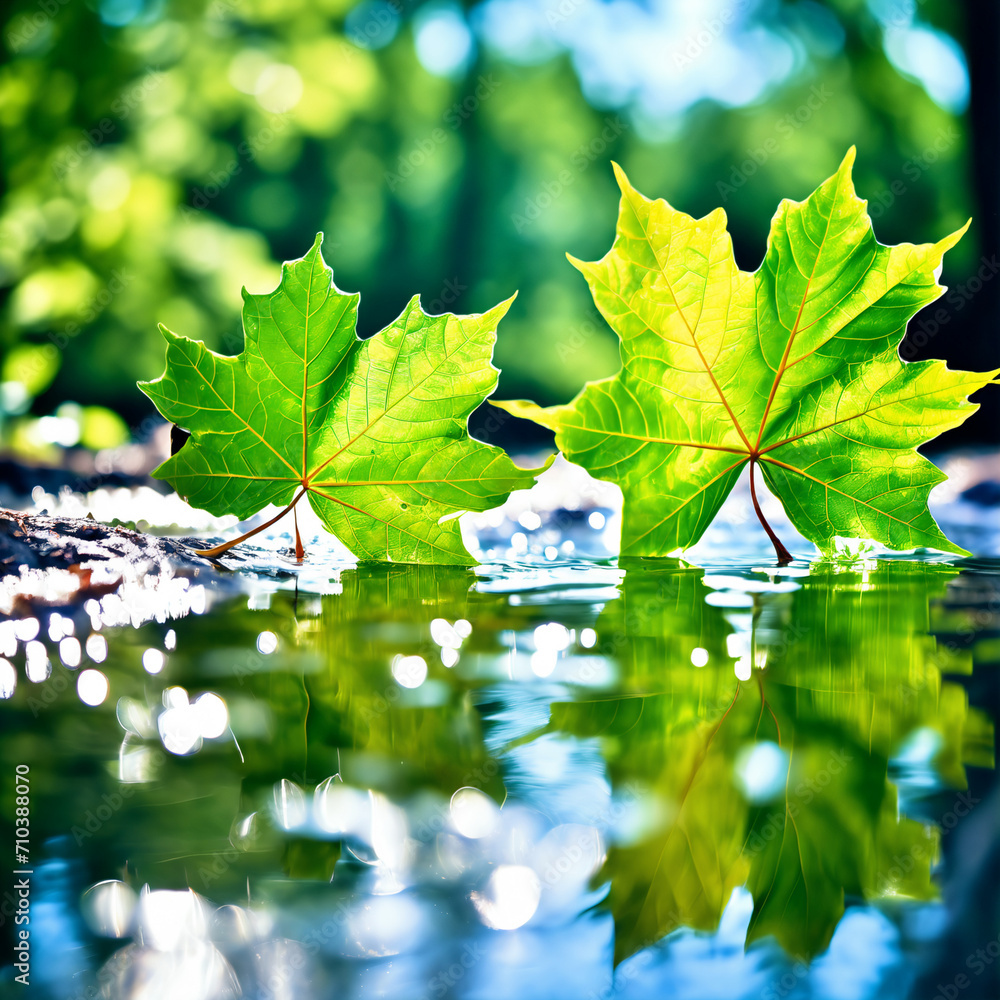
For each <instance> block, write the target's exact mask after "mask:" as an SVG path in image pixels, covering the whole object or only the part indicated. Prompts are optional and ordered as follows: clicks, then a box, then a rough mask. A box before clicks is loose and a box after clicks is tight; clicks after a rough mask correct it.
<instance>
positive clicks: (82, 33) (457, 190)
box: [0, 0, 1000, 464]
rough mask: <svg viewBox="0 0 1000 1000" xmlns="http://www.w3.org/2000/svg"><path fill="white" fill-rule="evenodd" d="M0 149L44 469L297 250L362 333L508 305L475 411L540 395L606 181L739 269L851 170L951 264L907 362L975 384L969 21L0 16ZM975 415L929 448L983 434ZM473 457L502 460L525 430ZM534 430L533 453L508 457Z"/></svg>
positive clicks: (942, 10) (925, 1)
mask: <svg viewBox="0 0 1000 1000" xmlns="http://www.w3.org/2000/svg"><path fill="white" fill-rule="evenodd" d="M3 17H4V23H3V26H2V31H3V45H4V50H5V55H6V61H5V63H4V65H3V66H2V67H0V130H2V149H3V153H2V170H3V180H4V185H5V190H4V194H3V200H2V207H0V285H2V286H3V291H4V302H3V306H2V326H0V351H2V366H0V449H2V450H5V451H6V452H8V453H14V454H15V455H17V456H20V457H21V458H27V459H29V460H32V461H36V462H39V463H43V464H59V462H60V461H65V459H66V456H67V454H68V453H67V451H66V449H74V448H75V449H80V448H84V447H86V448H89V449H105V450H108V449H115V448H117V447H119V446H122V445H123V444H124V443H125V442H127V441H129V440H138V441H142V440H143V439H144V438H146V437H148V436H149V435H150V433H151V431H152V429H153V427H154V419H153V416H152V411H151V406H150V403H149V401H148V400H147V399H146V397H145V396H143V395H142V394H141V393H140V392H138V391H137V389H136V388H135V381H136V380H137V379H145V378H151V377H155V376H157V375H159V373H160V372H161V371H162V365H163V353H164V346H163V342H162V339H161V338H160V335H159V333H158V332H157V329H156V324H157V323H164V324H166V325H167V326H169V327H171V328H172V329H174V330H175V331H177V332H179V333H182V334H185V335H187V336H190V337H193V338H198V339H203V340H205V341H207V342H208V344H209V345H210V346H211V347H213V348H215V349H216V350H219V351H222V352H224V353H236V352H238V351H239V350H240V347H241V343H242V334H241V327H240V319H239V311H240V307H241V297H240V288H241V286H242V285H244V284H246V285H247V286H248V287H249V288H250V289H251V290H252V291H265V290H269V289H270V288H272V287H274V285H275V284H276V282H277V278H278V263H277V262H279V261H281V260H283V259H288V258H293V257H298V256H301V255H302V254H303V253H305V251H306V250H308V248H309V246H310V244H311V242H312V240H313V237H314V235H315V233H316V232H317V231H318V230H323V231H324V232H325V233H326V242H325V244H324V254H325V256H326V258H327V260H328V261H329V263H330V264H331V266H332V267H333V269H334V272H335V276H336V281H337V284H338V285H339V286H340V287H341V288H343V289H345V290H350V291H355V290H356V291H360V292H361V294H362V298H361V318H360V332H361V334H362V335H363V336H366V335H369V334H371V333H374V332H376V331H377V330H379V329H380V328H381V327H382V326H384V325H385V324H386V323H388V322H389V321H390V320H392V319H393V318H394V317H395V316H396V315H398V313H399V312H400V311H401V309H402V307H403V306H404V304H405V303H406V301H407V300H408V298H409V297H410V296H411V295H412V294H413V293H415V292H419V293H420V294H421V296H422V299H423V303H424V306H425V308H427V309H428V310H429V311H434V312H439V311H446V310H452V311H463V312H475V311H480V310H482V309H484V308H486V307H488V306H491V305H493V304H494V303H495V302H497V301H498V300H500V299H502V298H505V297H507V296H508V295H510V294H511V293H512V292H513V291H514V290H515V289H516V290H519V292H520V295H519V297H518V299H517V302H516V303H515V305H514V307H513V309H512V310H511V312H510V314H509V316H508V318H507V319H506V320H505V321H504V322H503V324H502V325H501V328H500V335H499V343H498V346H497V355H496V360H497V364H498V365H499V366H500V367H501V368H502V369H503V374H502V377H501V385H500V393H501V394H502V395H503V396H506V397H512V396H527V397H532V398H535V399H537V400H538V401H540V402H543V403H552V402H560V401H565V400H568V399H569V398H570V397H571V396H572V395H573V394H574V393H575V392H576V391H577V390H578V389H579V388H580V387H581V386H582V384H583V383H584V382H585V381H586V380H588V379H592V378H598V377H603V376H605V375H607V374H610V373H611V372H613V371H614V370H615V368H616V365H617V345H616V340H615V338H614V335H613V334H612V333H611V331H610V330H609V329H607V327H606V326H605V325H604V323H603V321H602V320H601V319H600V317H599V316H598V314H597V313H596V311H595V310H594V308H593V306H592V304H591V300H590V297H589V294H588V291H587V287H586V285H585V283H584V281H583V279H582V277H581V276H580V275H579V274H578V273H577V272H576V271H575V270H574V269H573V268H572V267H571V266H570V265H569V264H568V263H567V262H566V260H565V257H564V253H565V252H567V251H569V252H571V253H572V254H574V255H575V256H577V257H582V258H585V259H594V258H597V257H599V256H601V255H603V253H604V252H605V251H606V250H607V249H608V248H609V246H610V243H611V240H612V235H613V231H614V223H615V216H616V206H617V188H616V185H615V182H614V178H613V175H612V171H611V169H610V167H609V161H610V160H611V159H614V160H616V161H618V162H620V163H621V164H622V165H623V166H624V167H625V169H626V171H627V172H628V173H629V175H630V177H631V179H632V181H633V183H634V184H635V185H636V186H637V187H638V188H639V189H640V190H642V191H643V192H644V193H646V194H647V195H649V196H650V197H653V196H662V197H666V198H668V199H669V200H670V201H671V202H672V203H673V204H675V205H676V206H677V207H679V208H681V209H683V210H685V211H688V212H691V213H693V214H699V215H700V214H703V213H705V212H708V211H710V210H711V209H712V208H714V207H715V206H717V205H722V206H723V207H724V208H725V209H726V211H727V213H728V215H729V219H730V227H731V231H732V233H733V237H734V241H735V246H736V254H737V258H738V260H739V262H740V264H741V266H742V267H744V268H747V269H754V268H756V266H757V265H758V263H759V261H760V259H761V257H762V255H763V251H764V243H765V239H766V236H767V231H768V224H769V221H770V218H771V216H772V214H773V212H774V210H775V208H776V206H777V204H778V202H779V200H780V199H781V198H782V197H790V198H795V199H799V198H802V197H804V196H805V195H807V194H808V193H809V192H810V191H811V190H812V189H813V188H814V187H815V186H816V185H817V184H818V183H819V182H820V181H821V180H823V179H824V178H825V177H827V176H828V175H829V174H831V173H832V172H833V171H834V170H835V169H836V167H837V165H838V164H839V162H840V160H841V159H842V157H843V155H844V153H845V151H846V150H847V148H848V147H849V146H851V145H852V144H857V146H858V164H857V167H856V172H855V180H856V183H857V186H858V190H859V193H860V194H861V195H862V197H866V198H868V199H869V201H870V210H871V213H872V215H873V217H874V218H875V226H876V233H877V235H878V237H879V239H880V240H881V241H882V242H886V243H895V242H900V241H911V242H925V241H931V240H936V239H939V238H941V237H942V236H944V235H945V234H946V233H948V232H950V231H951V230H954V229H956V228H958V227H959V226H961V225H962V224H963V223H964V222H965V220H966V219H967V218H968V217H969V216H973V217H974V224H973V227H972V229H971V230H970V232H969V234H968V235H967V236H966V238H965V239H964V240H963V241H962V243H961V244H960V245H959V246H958V247H957V248H956V249H955V250H954V251H952V252H951V253H950V254H949V256H948V259H947V261H946V265H945V274H944V281H945V282H946V283H947V284H948V285H949V286H950V288H951V291H950V292H949V294H948V296H947V297H946V299H944V300H942V302H940V303H938V305H937V306H935V307H932V308H931V309H930V310H928V311H927V312H926V315H925V317H921V318H918V320H917V321H916V322H915V323H914V324H911V329H910V331H909V334H908V343H907V344H906V345H904V351H903V352H904V356H905V357H907V358H909V359H918V358H923V357H943V358H946V359H947V360H948V361H949V362H950V363H951V364H952V365H953V366H961V367H969V368H986V367H992V366H996V365H1000V338H998V335H997V318H998V315H1000V281H994V280H993V278H994V277H995V276H996V274H997V270H998V268H1000V265H998V264H997V263H996V258H995V256H994V255H995V254H996V253H997V252H998V250H1000V215H998V202H1000V190H998V184H997V180H998V171H997V146H998V144H1000V127H998V125H1000V121H998V119H1000V110H998V97H1000V69H998V58H997V57H998V54H1000V5H997V4H996V2H995V0H983V2H976V0H965V2H955V0H826V2H819V0H797V2H781V0H646V2H634V0H479V2H476V3H468V4H464V5H463V4H459V3H456V2H454V0H426V2H421V0H362V2H361V3H353V2H352V0H17V2H14V3H10V2H8V3H7V4H5V14H4V15H3ZM991 392H992V390H988V391H987V392H985V393H983V394H981V395H982V396H983V397H985V398H984V399H982V400H981V401H982V402H984V404H986V405H985V406H984V409H983V410H982V411H981V412H980V413H979V414H977V416H976V417H975V418H974V419H973V420H970V421H969V423H968V424H967V425H966V426H965V427H964V428H963V429H962V430H961V431H960V432H958V433H959V434H961V435H962V436H961V437H955V436H952V437H951V438H949V439H948V443H950V444H952V445H953V444H955V443H961V442H963V441H964V442H995V441H996V440H998V438H1000V422H998V417H1000V408H998V406H997V405H996V401H995V400H994V396H993V395H991ZM513 423H515V422H511V424H507V425H505V426H503V427H501V428H500V429H499V430H496V428H495V427H493V426H484V417H483V415H482V414H479V415H478V417H476V418H474V421H473V427H474V429H475V428H477V425H478V429H479V433H480V436H484V437H487V438H489V439H492V440H494V441H497V442H498V443H503V444H506V445H508V446H514V447H517V446H520V445H530V444H532V443H538V442H539V441H540V439H538V438H530V437H524V436H521V437H519V435H528V434H529V433H531V429H530V428H529V427H528V426H527V425H520V424H521V422H516V423H517V424H519V425H520V426H517V427H514V426H512V424H513ZM535 433H540V432H538V431H535Z"/></svg>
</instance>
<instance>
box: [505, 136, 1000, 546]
mask: <svg viewBox="0 0 1000 1000" xmlns="http://www.w3.org/2000/svg"><path fill="white" fill-rule="evenodd" d="M853 162H854V150H853V149H852V150H851V151H850V152H849V153H848V155H847V157H846V158H845V159H844V162H843V164H842V165H841V167H840V169H839V170H838V171H837V173H836V174H834V176H833V177H831V178H830V179H829V180H827V181H826V182H824V183H823V184H822V185H821V186H820V187H819V188H818V189H817V190H816V191H815V192H814V193H813V194H812V195H811V196H810V197H809V198H807V199H806V200H805V201H804V202H792V201H783V202H782V203H781V205H780V206H779V208H778V211H777V214H776V215H775V217H774V220H773V221H772V224H771V234H770V238H769V240H768V245H767V253H766V255H765V257H764V262H763V264H762V265H761V267H760V268H759V270H757V271H756V272H755V273H753V274H750V273H747V272H744V271H741V270H740V269H739V268H738V267H737V265H736V261H735V259H734V257H733V251H732V242H731V240H730V237H729V234H728V232H727V231H726V215H725V213H724V212H723V211H722V209H716V210H715V211H714V212H712V213H710V214H709V215H707V216H705V218H703V219H694V218H692V217H691V216H689V215H685V214H684V213H683V212H679V211H677V210H676V209H674V208H672V207H671V206H670V205H668V204H667V203H666V202H665V201H663V200H656V201H650V200H649V199H647V198H645V197H643V196H642V195H641V194H639V193H638V192H637V191H636V190H635V189H634V188H633V187H632V186H631V184H629V182H628V179H627V178H626V177H625V175H624V173H623V172H622V171H621V169H620V168H618V167H617V165H616V166H615V170H616V174H617V177H618V182H619V185H620V187H621V191H622V199H621V208H620V212H619V216H618V230H617V236H616V238H615V241H614V245H613V246H612V249H611V250H610V252H609V253H608V254H607V255H606V256H605V257H604V258H603V259H602V260H600V261H597V262H595V263H584V262H582V261H576V260H574V259H573V258H572V257H571V258H570V260H571V261H572V262H573V263H574V264H575V265H576V267H578V268H579V269H580V270H581V271H582V272H583V274H584V276H585V277H586V279H587V282H588V284H589V285H590V288H591V292H592V294H593V297H594V301H595V303H596V304H597V307H598V309H599V310H600V311H601V313H602V315H603V316H604V317H605V319H606V320H607V321H608V323H609V324H610V325H611V327H612V328H613V329H614V330H615V332H616V333H617V334H618V336H619V338H620V339H621V359H622V369H621V371H620V372H619V373H618V374H617V375H615V376H614V377H612V378H609V379H605V380H604V381H601V382H593V383H589V384H588V385H587V386H586V387H585V388H584V389H583V391H582V392H581V393H580V394H579V395H578V396H577V398H576V399H575V400H573V402H571V403H569V404H568V405H565V406H553V407H549V408H542V407H539V406H537V405H535V404H534V403H530V402H526V401H523V400H518V401H513V402H508V403H498V404H496V405H499V406H502V407H503V408H504V409H506V410H507V411H509V412H510V413H512V414H514V415H515V416H520V417H526V418H528V419H532V420H535V421H536V422H538V423H540V424H543V425H544V426H546V427H549V428H551V429H552V430H554V431H555V432H556V444H557V446H558V447H559V448H560V449H561V450H562V451H563V453H564V454H565V455H566V457H567V458H569V459H570V460H571V461H574V462H577V463H578V464H580V465H582V466H583V467H584V468H585V469H587V470H588V471H589V472H590V473H592V474H593V475H594V476H596V477H597V478H599V479H606V480H610V481H612V482H615V483H617V484H618V485H619V486H620V487H621V489H622V492H623V494H624V498H625V506H624V512H623V525H622V554H623V555H631V556H664V555H668V554H671V553H673V552H676V551H677V550H682V549H685V548H688V547H689V546H691V545H693V544H694V543H695V542H697V541H698V539H699V538H700V537H701V536H702V534H703V533H704V531H705V529H706V528H707V527H708V526H709V524H710V523H711V521H712V519H713V518H714V517H715V515H716V514H717V513H718V511H719V508H720V507H721V506H722V503H723V501H724V500H725V498H726V497H727V496H728V494H729V493H730V491H731V490H732V489H733V487H734V486H735V484H736V481H737V479H738V478H739V475H740V472H741V471H742V469H743V467H744V466H745V465H747V464H749V465H750V484H751V491H752V497H753V502H754V506H755V508H756V510H757V514H758V517H759V518H760V520H761V523H762V524H763V525H764V527H765V529H766V530H767V532H768V535H769V536H770V537H771V540H772V541H773V542H774V545H775V549H776V551H777V553H778V557H779V560H780V561H782V562H785V561H788V560H789V559H790V558H791V556H790V555H789V554H788V553H787V550H785V549H784V546H782V545H781V543H780V542H779V541H778V539H777V538H776V537H775V535H774V533H773V531H772V530H771V529H770V527H769V526H768V525H767V523H766V522H765V521H764V517H763V514H762V513H761V511H760V507H759V504H758V503H757V496H756V490H755V489H754V476H753V472H754V468H755V466H760V469H761V472H762V473H763V475H764V479H765V481H766V482H767V484H768V486H769V487H770V488H771V490H772V492H773V493H775V495H776V496H777V497H778V498H779V499H780V500H781V502H782V503H783V505H784V507H785V510H786V511H787V513H788V516H789V518H790V519H791V521H792V523H793V524H794V525H795V527H796V528H798V530H799V531H800V532H801V533H802V534H803V535H804V536H805V537H806V538H808V539H809V540H810V541H812V542H814V543H815V544H816V545H817V546H818V547H819V548H820V549H821V550H822V551H823V552H825V553H830V552H832V551H833V548H834V545H835V538H836V537H837V536H842V537H848V538H868V539H874V540H876V541H878V542H881V543H883V544H884V545H887V546H888V547H889V548H892V549H910V548H915V547H919V546H927V547H932V548H937V549H943V550H945V551H947V552H955V553H959V554H965V550H963V549H961V548H959V547H958V546H957V545H955V544H953V543H952V542H950V541H949V540H948V539H947V538H946V537H945V536H944V534H943V533H942V532H941V530H940V528H939V527H938V526H937V524H936V523H935V521H934V519H933V517H932V516H931V514H930V512H929V510H928V509H927V496H928V493H929V492H930V490H931V487H933V486H934V485H935V484H936V483H939V482H941V481H942V480H943V479H944V478H945V477H944V475H943V474H942V473H941V472H940V471H939V470H938V469H937V468H935V466H934V465H932V464H931V463H930V462H929V461H928V460H927V459H925V458H923V457H922V456H921V455H919V454H918V453H917V451H916V448H917V446H918V445H920V444H923V443H925V442H926V441H928V440H930V439H931V438H933V437H935V436H937V435H938V434H940V433H941V432H943V431H945V430H948V429H949V428H952V427H955V426H957V425H958V424H960V423H961V422H962V421H963V420H965V419H966V418H967V417H968V416H969V415H970V414H971V413H973V412H974V411H975V410H976V409H977V407H976V406H975V405H973V404H971V403H969V402H968V396H969V394H970V393H971V392H973V391H975V390H976V389H979V388H981V387H982V386H984V385H986V384H987V383H988V382H990V381H991V380H992V379H993V378H994V377H995V376H996V374H997V372H996V371H993V372H984V373H982V374H978V373H970V372H961V371H951V370H949V369H948V368H947V366H946V365H945V364H944V363H943V362H941V361H922V362H917V363H906V362H904V361H902V360H901V359H900V357H899V353H898V345H899V343H900V341H901V339H902V337H903V333H904V331H905V329H906V324H907V322H908V321H909V319H910V318H911V317H912V316H913V315H914V313H916V312H917V310H918V309H920V308H921V307H923V306H925V305H927V304H928V303H929V302H932V301H933V300H934V299H936V298H937V297H938V296H939V295H941V294H942V293H943V291H944V289H943V288H942V287H941V286H940V285H939V284H938V283H937V275H938V273H939V271H940V267H941V261H942V257H943V255H944V252H945V251H946V250H947V249H949V248H950V247H952V246H954V245H955V243H957V242H958V240H959V238H960V237H961V235H962V233H963V232H964V231H965V230H964V229H962V230H960V231H959V232H957V233H953V234H952V235H951V236H947V237H945V239H943V240H941V241H940V242H938V243H933V244H922V245H919V246H914V245H912V244H901V245H899V246H894V247H887V246H883V245H881V244H880V243H878V242H877V240H876V239H875V235H874V233H873V231H872V226H871V220H870V219H869V217H868V214H867V212H866V202H864V201H862V200H861V199H859V198H858V197H857V195H856V194H855V191H854V185H853V183H852V180H851V165H852V163H853Z"/></svg>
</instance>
